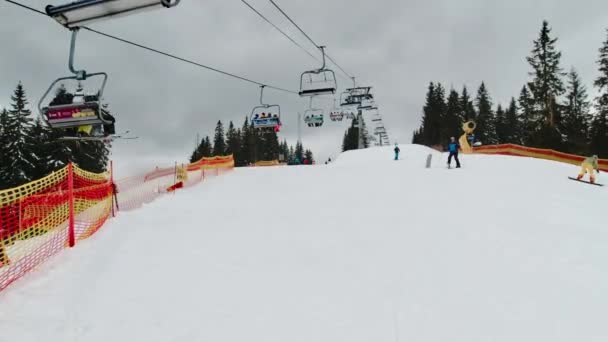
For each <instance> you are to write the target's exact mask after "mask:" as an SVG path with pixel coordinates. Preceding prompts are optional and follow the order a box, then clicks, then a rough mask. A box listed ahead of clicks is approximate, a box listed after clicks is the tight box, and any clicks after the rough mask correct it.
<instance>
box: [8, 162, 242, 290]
mask: <svg viewBox="0 0 608 342" xmlns="http://www.w3.org/2000/svg"><path fill="white" fill-rule="evenodd" d="M233 168H234V160H233V158H232V156H228V157H215V158H203V159H201V160H200V161H198V162H196V163H192V164H187V165H176V166H174V167H169V168H162V169H161V168H157V169H155V170H152V171H150V172H147V173H145V174H141V175H137V176H133V177H129V178H125V179H121V180H118V181H115V182H114V181H113V180H112V177H111V175H110V174H109V173H103V174H94V173H90V172H87V171H84V170H82V169H79V168H78V167H76V166H72V165H69V166H66V167H65V168H63V169H62V170H59V171H57V172H54V173H52V174H50V175H48V176H47V177H44V178H42V179H39V180H37V181H34V182H31V183H28V184H25V185H23V186H20V187H17V188H13V189H7V190H2V191H0V291H2V290H3V289H5V288H6V287H7V286H8V285H10V284H11V283H12V282H14V281H15V280H17V279H19V278H20V277H22V276H23V275H24V274H26V273H27V272H28V271H30V270H32V269H33V268H35V267H36V266H38V265H39V264H41V263H43V262H44V261H46V260H47V259H49V258H50V257H51V256H53V255H55V254H56V253H58V252H59V251H61V250H63V249H64V248H67V247H70V246H74V244H76V243H77V241H79V240H83V239H86V238H88V237H90V236H92V235H93V234H95V232H97V231H98V230H99V229H100V228H101V227H102V226H103V224H104V223H105V222H106V221H107V219H108V218H110V217H111V216H112V214H113V213H114V212H116V211H121V210H124V211H127V210H134V209H136V208H139V207H141V206H142V205H144V204H145V203H149V202H151V201H153V200H154V199H156V198H158V197H159V196H162V195H163V194H167V193H170V192H173V191H176V189H180V188H187V187H191V186H194V185H196V184H199V183H201V182H202V181H204V180H205V179H208V178H209V177H215V176H218V175H220V174H222V173H224V172H226V171H229V170H232V169H233Z"/></svg>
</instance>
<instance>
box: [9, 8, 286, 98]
mask: <svg viewBox="0 0 608 342" xmlns="http://www.w3.org/2000/svg"><path fill="white" fill-rule="evenodd" d="M4 1H6V2H8V3H11V4H13V5H16V6H19V7H22V8H24V9H27V10H30V11H33V12H36V13H38V14H42V15H44V16H45V17H48V15H47V14H46V13H45V12H42V11H40V10H37V9H35V8H33V7H30V6H27V5H24V4H22V3H19V2H16V1H14V0H4ZM81 28H82V29H85V30H87V31H90V32H93V33H96V34H99V35H101V36H104V37H107V38H111V39H114V40H117V41H120V42H123V43H125V44H129V45H132V46H135V47H138V48H141V49H144V50H147V51H150V52H154V53H157V54H160V55H163V56H166V57H169V58H172V59H175V60H178V61H181V62H184V63H188V64H191V65H195V66H198V67H201V68H204V69H207V70H210V71H214V72H217V73H220V74H222V75H225V76H229V77H232V78H236V79H238V80H241V81H244V82H249V83H253V84H256V85H260V86H261V85H263V86H266V87H267V88H271V89H275V90H278V91H283V92H286V93H290V94H296V95H297V94H298V92H297V91H293V90H288V89H285V88H281V87H277V86H273V85H269V84H266V83H262V82H258V81H255V80H252V79H249V78H246V77H243V76H239V75H236V74H233V73H230V72H227V71H223V70H220V69H217V68H214V67H210V66H207V65H204V64H201V63H198V62H194V61H192V60H189V59H186V58H183V57H179V56H177V55H174V54H171V53H168V52H164V51H160V50H158V49H154V48H151V47H148V46H145V45H142V44H138V43H135V42H133V41H130V40H127V39H124V38H120V37H117V36H114V35H111V34H108V33H104V32H101V31H98V30H95V29H92V28H89V27H86V26H82V27H81Z"/></svg>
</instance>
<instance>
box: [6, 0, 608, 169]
mask: <svg viewBox="0 0 608 342" xmlns="http://www.w3.org/2000/svg"><path fill="white" fill-rule="evenodd" d="M21 1H22V2H23V3H25V4H28V5H31V6H33V7H36V8H39V9H41V10H42V9H43V8H44V6H45V5H46V4H47V3H48V2H43V1H38V0H21ZM63 2H64V1H50V3H52V4H60V3H63ZM249 2H250V3H251V4H252V5H253V6H254V7H256V8H258V10H259V11H261V12H262V13H263V14H264V15H266V16H267V17H268V18H269V19H270V20H272V21H273V22H275V23H276V24H277V25H279V26H280V27H281V28H282V29H284V30H285V31H286V32H288V33H289V34H290V35H292V36H293V37H294V39H296V40H297V41H299V42H301V43H302V44H303V45H304V46H306V47H307V48H308V49H309V50H310V51H313V47H312V46H311V45H310V44H309V43H308V42H307V41H306V40H305V38H304V37H303V36H301V35H300V34H298V32H296V30H295V29H294V28H293V27H292V26H290V24H289V23H288V22H287V21H286V20H285V19H284V18H283V17H282V16H281V15H280V13H278V12H277V11H276V9H274V8H273V7H272V5H271V4H270V3H269V2H268V1H267V0H249ZM276 2H277V3H278V4H279V5H280V6H282V8H283V9H284V10H285V11H286V12H287V13H288V14H289V15H290V16H292V18H293V19H294V20H295V21H296V22H297V23H298V24H299V25H300V26H301V27H302V28H303V29H304V30H305V31H307V33H308V34H309V35H310V36H311V37H312V38H313V39H314V40H315V41H317V42H318V43H319V44H324V45H327V46H328V53H329V55H331V56H332V57H333V58H334V59H335V60H336V61H337V62H338V63H339V64H340V65H341V66H342V67H343V68H344V69H345V70H346V71H347V72H349V73H351V74H353V75H355V76H357V77H358V80H359V83H360V84H365V85H370V86H373V87H374V94H375V97H376V99H377V103H378V105H379V106H380V111H381V113H382V116H383V119H384V121H385V125H386V127H387V129H388V132H389V136H390V138H391V140H392V141H393V142H403V143H406V142H409V141H410V139H411V132H412V130H413V129H415V128H417V127H418V125H419V122H420V117H421V109H422V105H423V102H424V95H425V92H426V88H427V84H428V82H429V81H431V80H433V81H439V82H442V83H444V85H446V86H447V87H450V86H453V87H454V88H456V89H458V90H460V89H461V88H462V86H463V85H464V84H466V85H468V87H469V89H470V90H471V91H472V92H473V91H476V89H477V87H478V85H479V83H480V82H481V81H485V82H486V84H487V86H488V87H489V90H490V93H491V95H492V97H493V99H494V102H495V103H498V102H500V103H503V104H507V102H508V100H509V98H510V97H511V96H517V95H518V93H519V90H520V89H521V87H522V85H523V84H524V82H525V81H526V80H528V75H527V72H528V71H529V67H528V65H527V63H526V61H525V57H526V56H527V55H528V53H529V51H530V49H531V47H532V40H533V39H535V38H536V37H537V35H538V31H539V29H540V27H541V23H542V20H543V19H547V20H549V22H550V24H551V26H552V28H553V34H554V36H557V37H559V39H560V40H559V42H558V48H559V49H560V50H561V51H562V52H563V59H562V67H564V69H570V67H571V66H574V67H576V68H577V69H578V71H579V72H580V74H581V76H582V78H583V80H584V81H585V83H586V84H587V85H588V86H589V87H590V86H591V83H592V80H593V78H595V77H596V75H597V73H596V70H597V67H596V65H595V60H596V59H597V55H598V53H597V50H598V48H599V47H600V45H601V43H602V41H603V40H605V38H606V36H605V29H606V28H608V2H606V1H600V0H581V1H555V0H540V1H538V0H537V1H529V0H511V1H488V0H460V1H453V0H441V1H437V0H430V1H416V2H414V1H403V0H375V1H366V2H363V1H352V0H306V1H302V0H278V1H276ZM91 27H93V28H96V29H98V30H101V31H104V32H107V33H110V34H114V35H118V36H120V37H123V38H127V39H130V40H134V41H136V42H139V43H142V44H145V45H149V46H151V47H155V48H158V49H160V50H164V51H168V52H171V53H174V54H177V55H179V56H182V57H185V58H189V59H192V60H195V61H198V62H200V63H203V64H207V65H210V66H213V67H217V68H220V69H223V70H226V71H229V72H232V73H236V74H239V75H242V76H245V77H249V78H252V79H255V80H259V81H262V82H264V83H268V84H272V85H277V86H280V87H284V88H288V89H293V90H297V89H298V86H299V84H298V82H299V76H300V73H301V72H302V71H304V70H307V69H311V68H316V67H318V63H317V62H316V61H315V60H314V59H312V58H311V57H310V56H308V55H306V54H305V53H304V52H302V51H301V50H300V49H299V48H298V47H296V46H295V45H293V44H292V43H291V42H289V41H288V40H287V39H286V38H285V37H283V36H282V35H280V34H279V33H278V32H276V31H275V30H274V29H273V28H272V27H271V26H270V25H268V24H267V23H266V22H264V21H263V20H262V19H261V18H260V17H258V16H257V15H256V14H255V13H254V12H252V11H251V10H250V9H249V8H247V7H246V6H245V5H243V4H242V3H241V1H240V0H182V2H181V4H180V5H179V6H178V7H176V8H173V9H171V10H159V11H155V12H148V13H142V14H139V15H135V16H128V17H123V18H118V19H115V20H113V21H108V22H102V23H97V24H94V25H91ZM69 38H70V35H69V31H67V30H66V29H64V28H63V27H62V26H60V25H59V24H57V23H56V22H54V21H53V20H51V19H47V18H44V17H42V16H40V15H37V14H34V13H30V12H27V11H25V10H23V9H20V8H18V7H15V6H14V5H11V4H9V3H6V2H4V1H0V41H1V42H2V44H1V45H2V50H0V106H5V105H6V104H7V103H8V101H9V97H10V95H11V93H12V91H13V89H14V87H15V85H16V84H17V82H18V81H20V80H21V81H22V82H23V84H24V86H25V87H26V90H27V92H28V95H29V97H30V100H31V102H32V103H35V102H37V101H38V99H39V97H40V96H41V95H42V93H43V92H44V90H46V87H48V85H49V84H50V83H51V82H52V81H53V80H54V79H55V78H57V77H60V76H67V75H68V74H69V72H68V70H67V57H68V47H69ZM76 65H77V67H80V68H84V69H86V70H87V71H88V72H96V71H105V72H107V73H108V74H109V75H110V78H109V82H108V86H107V89H106V93H105V99H106V101H107V102H109V103H110V106H111V109H112V110H113V112H114V113H115V115H116V118H117V120H118V121H117V130H118V131H124V130H127V129H129V130H131V131H132V132H133V134H135V135H137V136H139V137H140V139H139V140H136V141H128V142H126V141H123V142H120V141H119V142H116V143H114V149H113V157H114V158H115V159H116V160H118V161H119V162H121V163H126V161H127V159H129V160H131V162H132V163H135V162H134V161H136V164H138V165H146V166H147V165H148V164H150V163H156V162H158V163H161V164H162V163H166V162H168V161H171V160H177V161H183V160H185V159H186V158H187V157H188V156H189V154H190V153H191V151H192V149H193V147H194V141H195V139H196V135H197V133H200V134H201V135H207V134H212V131H213V128H214V127H215V123H216V122H217V121H218V120H222V121H223V122H226V123H227V122H228V121H230V120H233V121H234V122H235V124H236V125H237V126H239V127H240V126H241V125H242V123H243V120H244V117H245V116H246V115H249V113H250V111H251V108H252V107H253V106H254V105H256V104H257V102H258V96H259V89H258V87H257V86H256V85H253V84H248V83H243V82H241V81H238V80H235V79H231V78H227V77H225V76H222V75H219V74H216V73H213V72H210V71H207V70H203V69H200V68H197V67H194V66H192V65H187V64H183V63H179V62H177V61H174V60H170V59H168V58H166V57H163V56H160V55H156V54H152V53H149V52H146V51H143V50H141V49H138V48H135V47H131V46H128V45H125V44H123V43H120V42H117V41H114V40H110V39H108V38H105V37H102V36H98V35H95V34H93V33H90V32H87V31H82V32H81V33H80V36H79V41H78V49H77V58H76ZM336 72H337V73H339V71H338V70H337V69H336ZM347 86H350V83H349V82H346V81H345V80H344V79H342V78H339V88H341V89H344V88H345V87H347ZM266 102H272V103H278V104H280V105H281V108H282V110H283V122H284V127H283V131H282V132H281V139H283V138H286V139H287V140H288V141H289V142H290V143H291V144H293V143H295V141H296V139H297V113H298V112H302V111H303V110H305V109H306V106H307V105H308V101H307V100H304V99H300V98H299V97H298V96H295V95H291V94H286V93H282V92H277V91H272V90H269V91H267V92H266ZM318 104H319V105H323V106H325V107H327V108H330V107H331V106H332V104H333V102H332V100H331V98H327V99H326V100H323V101H318ZM346 125H347V123H346V122H343V123H342V124H337V123H332V122H330V121H329V120H328V122H326V124H325V125H324V126H323V127H322V128H316V129H313V128H308V127H306V126H305V125H303V128H302V140H303V143H304V145H305V146H307V147H309V148H311V149H312V150H313V152H315V153H316V154H317V156H318V159H320V160H321V161H323V160H324V159H325V158H327V156H329V155H335V154H336V153H337V152H338V150H339V147H340V144H341V139H342V136H343V133H344V130H345V128H346Z"/></svg>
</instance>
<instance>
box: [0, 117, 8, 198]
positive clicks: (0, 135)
mask: <svg viewBox="0 0 608 342" xmlns="http://www.w3.org/2000/svg"><path fill="white" fill-rule="evenodd" d="M8 125H9V117H8V111H7V110H6V109H2V111H1V112H0V189H6V188H9V187H10V186H9V182H8V178H5V177H7V174H8V165H9V161H10V154H9V151H8V144H9V137H8V134H5V131H6V130H7V129H8Z"/></svg>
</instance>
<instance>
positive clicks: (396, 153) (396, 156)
mask: <svg viewBox="0 0 608 342" xmlns="http://www.w3.org/2000/svg"><path fill="white" fill-rule="evenodd" d="M399 152H401V150H400V149H399V145H397V144H395V160H399Z"/></svg>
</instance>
